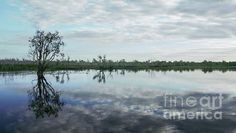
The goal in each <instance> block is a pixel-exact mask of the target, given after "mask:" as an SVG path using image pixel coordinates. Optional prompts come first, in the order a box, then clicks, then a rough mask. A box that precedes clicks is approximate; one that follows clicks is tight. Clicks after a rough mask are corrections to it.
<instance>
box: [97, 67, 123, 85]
mask: <svg viewBox="0 0 236 133" xmlns="http://www.w3.org/2000/svg"><path fill="white" fill-rule="evenodd" d="M106 72H107V74H108V76H106ZM113 73H116V74H117V75H125V70H120V71H118V70H113V69H111V70H107V71H106V70H99V71H98V72H97V73H96V74H95V75H94V76H93V80H97V82H98V83H104V84H105V83H106V78H113Z"/></svg>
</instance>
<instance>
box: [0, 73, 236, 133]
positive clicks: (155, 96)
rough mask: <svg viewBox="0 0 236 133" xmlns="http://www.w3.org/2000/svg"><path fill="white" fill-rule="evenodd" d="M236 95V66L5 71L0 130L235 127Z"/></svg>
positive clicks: (231, 130) (104, 132) (163, 131)
mask: <svg viewBox="0 0 236 133" xmlns="http://www.w3.org/2000/svg"><path fill="white" fill-rule="evenodd" d="M235 96H236V72H235V71H224V72H222V71H213V72H203V71H201V70H195V71H152V70H149V71H144V70H143V71H126V70H116V71H101V70H100V71H97V70H89V71H57V72H47V73H46V74H45V76H44V77H38V76H37V75H36V72H28V71H27V72H2V73H0V114H1V115H0V133H8V132H9V133H11V132H12V133H33V132H37V133H39V132H47V133H63V132H67V133H178V132H180V133H203V132H209V133H222V132H225V133H235V132H236V106H235V105H236V97H235ZM173 101H174V102H173Z"/></svg>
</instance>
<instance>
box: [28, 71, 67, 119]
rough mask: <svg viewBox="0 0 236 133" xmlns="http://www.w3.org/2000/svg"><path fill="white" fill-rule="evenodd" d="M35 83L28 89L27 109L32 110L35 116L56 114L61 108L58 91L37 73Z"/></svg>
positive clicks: (61, 103)
mask: <svg viewBox="0 0 236 133" xmlns="http://www.w3.org/2000/svg"><path fill="white" fill-rule="evenodd" d="M37 77H38V79H37V84H36V85H35V86H34V87H33V88H32V89H31V90H30V91H28V94H29V98H30V100H29V106H28V107H29V109H30V110H32V111H33V112H34V114H35V116H36V118H39V117H44V116H45V115H47V116H55V117H57V116H58V112H59V111H60V110H61V109H62V106H63V102H62V101H61V99H60V93H59V92H57V91H56V90H55V89H54V88H53V87H52V86H51V84H50V83H49V82H48V81H47V80H46V78H45V77H44V76H42V75H37Z"/></svg>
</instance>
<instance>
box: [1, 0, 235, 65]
mask: <svg viewBox="0 0 236 133" xmlns="http://www.w3.org/2000/svg"><path fill="white" fill-rule="evenodd" d="M36 30H44V31H46V32H55V31H59V32H60V34H61V35H62V36H63V40H64V42H65V44H66V45H65V47H64V48H63V51H64V53H65V54H66V55H67V56H69V57H70V58H71V59H77V60H79V59H84V60H87V59H88V60H91V59H92V58H96V57H97V56H98V55H106V56H107V58H108V59H112V60H120V59H126V60H135V59H136V60H169V61H173V60H185V61H203V60H213V61H222V60H227V61H235V60H236V0H0V58H2V59H3V58H20V59H21V58H29V57H28V55H27V53H28V49H29V42H28V40H29V38H30V37H32V36H33V35H34V34H35V31H36Z"/></svg>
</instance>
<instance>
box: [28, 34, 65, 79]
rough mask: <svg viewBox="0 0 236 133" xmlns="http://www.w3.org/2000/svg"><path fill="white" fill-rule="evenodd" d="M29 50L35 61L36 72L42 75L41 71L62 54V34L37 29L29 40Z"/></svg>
mask: <svg viewBox="0 0 236 133" xmlns="http://www.w3.org/2000/svg"><path fill="white" fill-rule="evenodd" d="M29 42H30V51H29V55H30V56H31V57H32V58H33V60H34V61H35V62H37V66H38V74H39V75H43V72H44V71H45V70H46V69H47V68H48V65H49V63H50V62H51V61H53V60H54V59H55V58H57V57H59V56H62V57H64V54H63V53H61V48H62V47H63V46H64V42H63V41H62V36H60V35H59V32H55V33H51V32H48V33H45V32H44V31H37V32H36V35H35V36H33V38H31V39H30V40H29Z"/></svg>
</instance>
